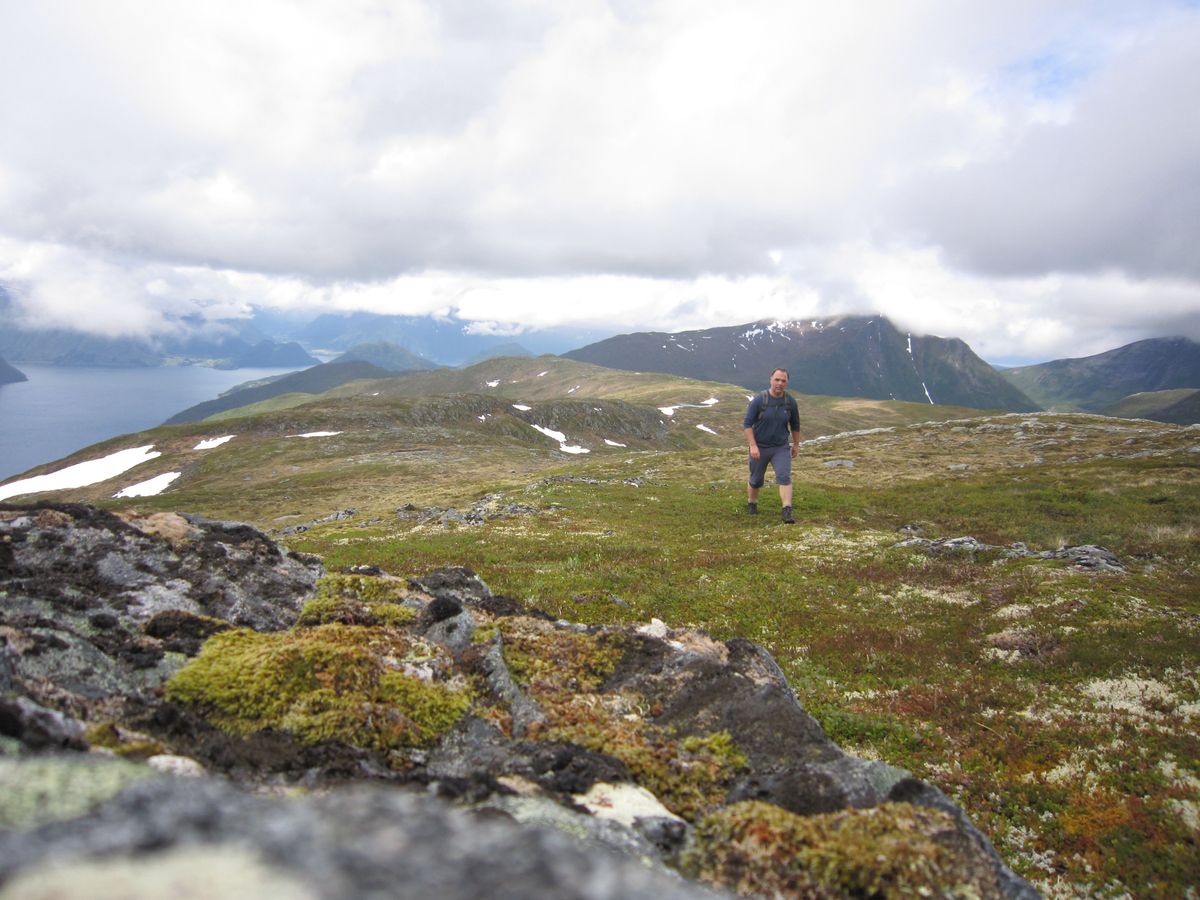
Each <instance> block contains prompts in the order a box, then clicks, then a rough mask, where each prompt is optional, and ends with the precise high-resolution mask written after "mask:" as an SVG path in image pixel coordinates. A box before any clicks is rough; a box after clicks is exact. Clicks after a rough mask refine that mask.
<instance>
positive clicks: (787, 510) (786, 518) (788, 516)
mask: <svg viewBox="0 0 1200 900" xmlns="http://www.w3.org/2000/svg"><path fill="white" fill-rule="evenodd" d="M783 524H784V525H795V524H796V520H795V519H793V518H792V508H791V507H790V506H785V507H784V508H783Z"/></svg>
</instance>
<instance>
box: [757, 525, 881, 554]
mask: <svg viewBox="0 0 1200 900" xmlns="http://www.w3.org/2000/svg"><path fill="white" fill-rule="evenodd" d="M791 537H792V540H790V541H788V542H787V543H785V544H781V545H780V546H781V547H782V548H783V549H786V550H788V551H790V552H793V553H798V554H802V555H804V556H806V557H809V558H812V559H815V560H819V561H822V562H850V561H852V560H861V558H862V556H863V555H864V554H867V553H871V552H873V551H877V550H881V549H883V548H885V547H890V546H891V545H893V544H894V543H895V542H896V537H895V535H894V534H891V533H889V532H885V531H871V530H864V531H855V532H846V531H840V530H838V529H836V528H819V527H813V528H801V529H799V530H797V531H796V532H795V534H793V535H792V536H791Z"/></svg>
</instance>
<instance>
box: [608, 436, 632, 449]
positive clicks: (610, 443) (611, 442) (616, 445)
mask: <svg viewBox="0 0 1200 900" xmlns="http://www.w3.org/2000/svg"><path fill="white" fill-rule="evenodd" d="M604 443H606V444H608V446H610V447H627V446H629V445H628V444H618V443H617V442H616V441H610V440H609V439H608V438H605V439H604Z"/></svg>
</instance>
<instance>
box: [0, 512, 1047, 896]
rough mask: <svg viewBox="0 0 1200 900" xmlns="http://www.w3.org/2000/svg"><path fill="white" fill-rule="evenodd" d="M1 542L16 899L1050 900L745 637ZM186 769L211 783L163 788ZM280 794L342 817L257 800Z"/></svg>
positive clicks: (458, 576)
mask: <svg viewBox="0 0 1200 900" xmlns="http://www.w3.org/2000/svg"><path fill="white" fill-rule="evenodd" d="M0 536H2V538H3V543H2V544H0V548H2V549H0V591H3V592H4V593H3V594H2V595H0V597H2V603H3V605H2V606H0V611H2V618H0V640H2V643H0V692H2V694H3V702H2V703H0V733H2V734H3V735H6V736H7V737H5V738H0V741H3V742H4V743H3V745H2V746H3V747H4V748H5V751H6V754H7V755H5V756H0V784H2V785H3V786H4V791H3V792H2V793H3V796H4V797H5V799H4V800H0V825H3V826H4V827H7V828H8V829H9V831H8V833H7V834H3V835H0V880H6V879H7V880H9V882H10V883H12V884H25V883H26V881H31V882H32V881H33V880H36V879H51V880H49V881H45V882H44V883H46V884H50V885H61V884H62V882H57V881H54V880H52V879H54V878H65V877H70V878H78V879H81V880H83V881H84V882H86V883H89V884H90V883H99V882H97V881H96V880H97V879H101V880H103V879H111V878H118V879H119V878H142V877H158V878H162V879H170V878H186V877H187V876H186V875H181V874H180V873H183V872H187V871H197V870H203V871H208V872H211V873H212V877H213V878H214V879H218V880H217V881H214V882H212V884H217V883H219V879H220V878H223V877H229V878H231V879H233V880H234V881H235V882H236V881H237V880H238V879H243V882H242V883H243V884H251V885H252V884H255V883H257V881H256V880H257V879H270V880H271V881H272V882H273V883H278V884H280V885H282V886H284V887H286V888H287V890H294V892H295V896H304V897H345V896H376V895H379V894H381V893H383V894H387V893H391V892H396V891H398V888H397V887H396V885H401V884H402V885H404V893H416V892H417V891H431V892H435V893H437V895H439V896H449V897H467V896H472V897H474V896H480V895H483V894H490V895H498V896H502V897H504V896H512V897H517V896H521V897H542V896H544V897H551V896H553V897H617V896H621V897H628V896H643V895H647V894H649V893H651V892H654V893H658V894H661V895H662V896H664V897H676V896H678V897H684V896H696V895H703V894H704V892H706V891H707V890H708V889H707V888H704V887H702V886H701V884H700V882H704V883H707V884H709V885H715V886H718V887H720V888H725V889H729V890H734V891H738V892H741V893H754V894H767V895H780V896H806V897H820V896H845V895H851V896H860V895H861V896H866V895H880V896H886V895H890V894H901V893H917V892H921V893H924V892H931V893H932V894H934V895H950V894H963V895H975V896H981V897H1025V896H1036V895H1035V894H1034V892H1033V890H1032V889H1031V888H1030V887H1029V886H1028V885H1027V884H1026V883H1025V882H1023V881H1021V880H1020V879H1019V878H1017V877H1016V876H1015V875H1014V874H1013V873H1012V872H1011V871H1010V870H1009V869H1008V868H1007V867H1006V866H1005V865H1004V864H1003V862H1002V861H1001V860H1000V859H999V858H998V856H997V855H996V853H995V852H994V850H993V849H992V847H991V844H990V843H989V841H988V840H987V838H986V837H985V836H984V835H983V834H982V833H980V832H979V831H978V830H977V829H976V828H975V827H974V826H973V825H972V824H971V823H970V822H969V821H968V819H967V818H966V816H965V815H964V814H963V813H962V811H961V810H959V809H958V808H957V807H956V806H955V805H954V804H953V803H951V802H950V801H949V800H948V799H947V798H946V797H945V796H944V795H943V794H942V793H941V792H940V791H938V790H937V789H936V788H934V787H933V786H931V785H929V784H926V783H924V782H921V781H918V780H916V779H914V778H912V777H910V776H909V775H908V774H907V773H905V772H903V771H902V770H899V769H896V768H893V767H891V766H888V765H886V764H883V763H880V762H869V761H864V760H860V759H856V758H854V757H852V756H849V755H847V754H846V753H844V752H842V751H841V750H840V749H839V748H838V747H837V746H836V745H834V744H833V743H832V742H831V741H829V739H828V738H827V737H826V736H825V734H824V732H823V731H822V729H821V727H820V725H819V724H818V723H817V722H816V721H815V720H814V719H813V718H812V717H811V716H809V715H808V714H807V713H806V712H805V711H804V709H803V708H802V707H801V706H800V704H799V703H798V702H797V699H796V697H795V695H794V694H793V693H792V691H791V690H790V688H789V687H788V685H787V682H786V680H785V678H784V676H783V674H782V672H781V671H780V670H779V668H778V666H777V665H776V664H775V662H774V660H772V659H771V657H770V656H769V655H768V654H767V653H766V652H765V651H764V650H763V649H762V648H760V647H757V646H756V645H754V644H751V643H750V642H748V641H743V640H732V641H727V642H719V641H714V640H713V639H711V638H710V637H708V636H707V635H705V634H704V633H702V632H699V631H695V630H691V629H672V628H670V627H668V626H667V625H665V624H663V623H661V622H653V623H651V624H650V625H647V626H643V627H642V628H638V629H634V628H629V627H598V626H582V625H576V624H572V623H568V622H562V621H555V620H553V619H552V618H550V617H549V616H546V615H544V614H542V613H539V612H538V611H536V610H533V609H529V608H527V607H525V605H524V604H522V603H520V602H518V601H516V600H513V599H510V598H505V597H500V596H496V595H494V594H493V593H492V592H491V591H490V590H489V589H488V587H487V585H486V584H485V583H484V582H483V581H482V580H481V579H480V578H479V577H478V576H477V575H476V574H475V573H473V572H471V571H470V570H468V569H462V568H450V569H442V570H438V571H436V572H432V573H429V574H427V575H425V576H423V577H420V578H413V579H403V578H396V577H391V576H387V575H378V574H365V573H367V572H371V571H375V570H371V569H367V568H359V569H358V570H357V571H356V572H354V573H342V574H335V575H329V576H326V577H325V578H323V579H322V580H321V581H320V582H319V583H318V582H317V581H316V577H317V575H318V574H319V568H318V567H317V565H316V563H315V561H314V560H311V559H308V558H304V557H295V556H291V555H289V554H287V553H285V552H283V551H281V550H279V548H277V547H276V546H275V545H273V544H272V543H271V542H270V541H269V540H267V539H266V538H265V537H264V536H263V535H262V534H261V533H259V532H257V531H255V530H254V529H251V528H249V527H247V526H240V525H229V524H223V523H214V522H208V521H205V520H202V519H197V518H195V517H186V516H159V517H151V518H149V519H139V518H136V517H129V518H118V517H116V516H114V515H111V514H109V513H105V512H101V511H98V510H94V509H89V508H86V507H78V506H51V505H41V506H39V507H32V508H12V507H9V508H0ZM55 572H57V574H55ZM85 750H90V752H82V751H85ZM182 758H186V759H187V760H192V761H194V762H195V763H199V764H200V766H202V767H203V769H202V770H203V771H207V773H208V774H206V775H203V776H201V777H193V778H182V777H178V776H176V777H165V776H163V775H161V774H158V771H159V770H161V769H171V770H175V771H179V770H181V769H184V768H186V765H187V764H186V760H185V759H182ZM133 761H136V764H135V762H133ZM47 783H48V784H50V785H58V786H59V787H57V788H53V787H51V788H48V787H46V784H47ZM97 783H98V784H99V785H100V786H99V787H97V786H96V784H97ZM64 785H65V786H66V787H63V786H64ZM281 786H301V787H309V788H316V787H320V788H322V789H323V790H322V791H321V792H319V795H318V796H310V797H306V798H304V799H283V798H281V797H278V796H269V797H268V796H261V795H259V794H260V793H261V789H262V788H264V787H268V788H272V790H271V791H269V792H268V793H269V794H277V793H278V791H276V790H274V788H278V787H281ZM254 788H258V789H260V790H259V793H254V792H253V790H252V789H254ZM325 789H327V790H325ZM30 792H33V795H34V796H48V795H62V794H67V795H70V796H72V797H75V798H76V799H75V800H74V801H72V802H66V803H62V804H58V805H54V804H42V803H38V802H31V801H30V800H29V796H30ZM429 795H437V796H436V797H434V796H429ZM447 801H449V802H447ZM455 807H457V808H455ZM52 808H53V809H58V810H60V811H58V812H48V810H50V809H52ZM566 835H571V836H573V837H567V836H566ZM614 853H616V854H617V856H613V854H614ZM129 859H137V865H136V866H127V867H126V869H124V870H123V869H121V868H120V867H121V865H122V863H121V862H120V861H121V860H129ZM218 861H219V862H218ZM646 862H649V863H650V864H651V865H650V867H647V866H646V865H645V863H646ZM230 867H232V871H230ZM52 869H53V873H52V871H51V870H52ZM63 872H66V873H67V875H62V874H61V873H63ZM238 872H241V873H242V874H241V875H238V874H237V873H238ZM146 873H150V874H149V875H147V874H146ZM680 873H682V876H681V874H680ZM695 879H698V880H699V882H697V881H696V880H695ZM140 889H141V890H142V891H143V895H145V892H146V891H149V890H153V888H147V887H145V885H144V883H143V884H142V886H141V888H140ZM245 892H246V891H245V889H243V890H242V891H241V893H245ZM131 893H132V891H131ZM210 895H211V894H210Z"/></svg>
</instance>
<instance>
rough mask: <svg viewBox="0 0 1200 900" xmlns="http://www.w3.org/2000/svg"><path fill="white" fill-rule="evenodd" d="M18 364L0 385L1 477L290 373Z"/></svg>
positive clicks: (269, 370)
mask: <svg viewBox="0 0 1200 900" xmlns="http://www.w3.org/2000/svg"><path fill="white" fill-rule="evenodd" d="M18 368H19V369H20V370H21V371H22V372H24V373H25V374H26V375H27V376H28V377H29V380H28V381H22V382H18V383H17V384H5V385H0V480H4V479H7V478H10V477H12V476H13V475H17V474H19V473H21V472H24V471H26V470H27V469H30V468H32V467H33V466H36V465H40V464H42V463H47V462H52V461H53V460H56V459H61V458H62V457H64V456H67V455H69V454H71V453H74V452H75V451H76V450H78V449H80V448H81V447H87V446H89V445H91V444H95V443H97V442H98V441H103V440H105V439H107V438H110V437H115V436H117V435H119V434H128V433H130V432H134V431H141V430H143V429H145V428H153V427H154V426H155V425H161V424H162V423H163V422H164V421H165V420H167V419H169V418H170V417H171V416H173V415H175V413H177V412H181V411H182V410H185V409H187V408H188V407H189V406H194V405H195V404H197V403H203V402H204V401H205V400H212V399H213V398H214V397H216V396H217V395H219V394H220V393H221V392H223V391H227V390H229V388H231V387H234V386H235V385H239V384H241V383H243V382H246V381H254V380H257V379H259V378H269V377H270V376H272V375H282V374H283V373H285V372H294V371H296V370H295V369H290V368H289V369H209V368H205V367H203V366H170V367H162V368H153V369H101V368H74V367H72V368H61V367H53V366H30V365H19V366H18Z"/></svg>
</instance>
